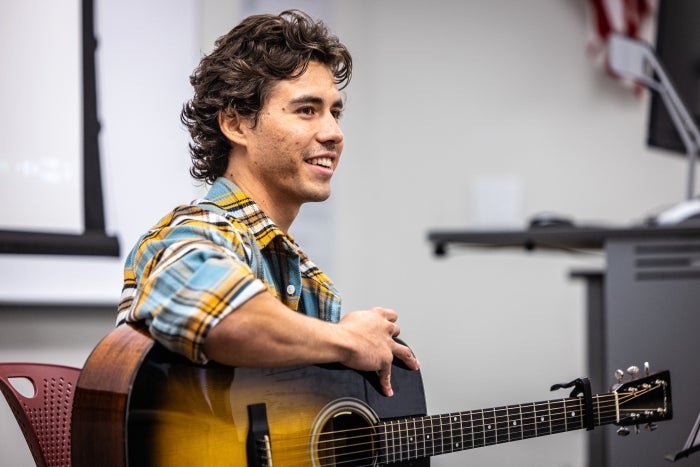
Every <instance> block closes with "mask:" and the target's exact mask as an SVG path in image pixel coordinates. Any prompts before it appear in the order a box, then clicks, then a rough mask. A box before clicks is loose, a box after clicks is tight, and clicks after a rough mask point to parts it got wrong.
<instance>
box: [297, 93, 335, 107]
mask: <svg viewBox="0 0 700 467" xmlns="http://www.w3.org/2000/svg"><path fill="white" fill-rule="evenodd" d="M323 102H324V101H323V99H322V98H320V97H318V96H313V95H305V96H299V97H296V98H294V99H292V100H291V101H290V103H291V104H293V105H298V104H316V105H323ZM331 107H332V108H340V109H342V108H343V100H342V99H338V100H337V101H335V102H334V103H333V104H331Z"/></svg>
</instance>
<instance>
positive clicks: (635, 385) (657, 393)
mask: <svg viewBox="0 0 700 467" xmlns="http://www.w3.org/2000/svg"><path fill="white" fill-rule="evenodd" d="M635 370H636V371H635ZM638 371H639V370H638V369H637V368H636V367H630V369H628V371H627V372H628V373H629V374H631V375H632V376H633V378H634V379H632V380H630V381H627V382H623V381H622V372H621V371H620V370H617V372H616V377H617V379H618V383H617V384H615V385H614V386H613V387H612V389H611V391H612V394H613V395H614V396H615V397H614V399H615V412H616V415H615V416H616V421H615V422H614V423H615V424H616V425H619V426H620V427H621V428H620V429H619V430H618V434H621V435H626V434H629V430H627V429H626V428H622V427H625V426H631V425H635V426H637V427H638V426H639V424H642V423H645V424H646V426H647V428H649V429H651V430H653V429H654V428H655V425H654V424H653V422H657V421H662V420H670V419H671V418H672V417H673V406H672V404H671V374H670V373H669V371H668V370H665V371H658V372H655V373H648V370H647V371H646V372H645V376H643V377H641V378H636V374H637V373H638Z"/></svg>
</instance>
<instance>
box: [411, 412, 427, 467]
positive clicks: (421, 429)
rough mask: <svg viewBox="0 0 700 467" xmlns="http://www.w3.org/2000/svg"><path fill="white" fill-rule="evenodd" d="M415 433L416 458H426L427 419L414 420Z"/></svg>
mask: <svg viewBox="0 0 700 467" xmlns="http://www.w3.org/2000/svg"><path fill="white" fill-rule="evenodd" d="M413 431H414V432H415V436H416V458H420V457H425V456H427V453H426V452H425V419H424V418H416V419H414V420H413Z"/></svg>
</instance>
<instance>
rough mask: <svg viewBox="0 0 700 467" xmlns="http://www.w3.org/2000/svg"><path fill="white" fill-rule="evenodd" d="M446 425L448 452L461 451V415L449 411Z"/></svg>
mask: <svg viewBox="0 0 700 467" xmlns="http://www.w3.org/2000/svg"><path fill="white" fill-rule="evenodd" d="M449 417H450V419H449V422H448V425H449V427H450V442H449V446H450V452H455V451H461V450H462V449H463V448H462V444H463V442H464V440H463V438H462V417H461V416H460V414H458V413H451V414H450V415H449Z"/></svg>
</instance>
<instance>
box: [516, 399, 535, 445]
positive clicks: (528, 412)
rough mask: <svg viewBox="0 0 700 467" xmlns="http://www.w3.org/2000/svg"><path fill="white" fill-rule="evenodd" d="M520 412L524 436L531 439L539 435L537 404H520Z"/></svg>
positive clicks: (523, 437)
mask: <svg viewBox="0 0 700 467" xmlns="http://www.w3.org/2000/svg"><path fill="white" fill-rule="evenodd" d="M520 414H521V419H522V421H523V422H522V438H521V439H529V438H535V437H536V436H537V419H536V418H537V417H536V414H535V404H534V403H533V404H526V405H521V406H520Z"/></svg>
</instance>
